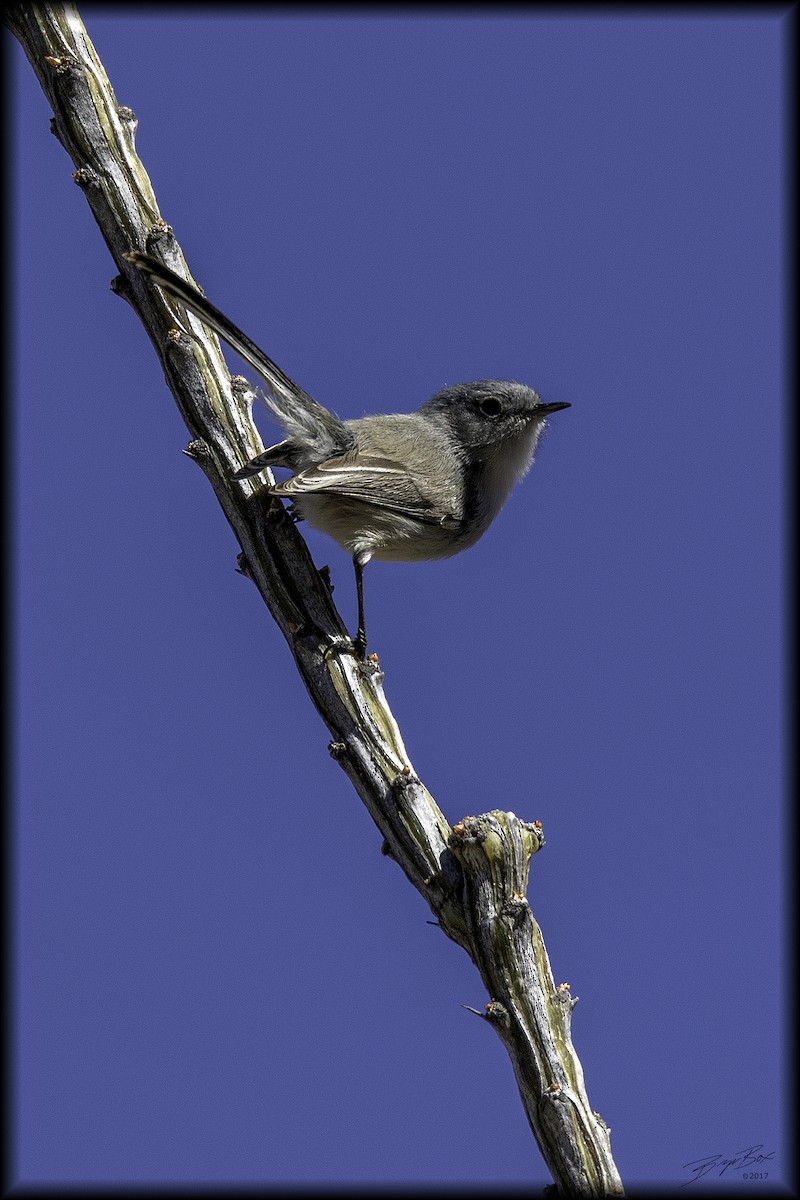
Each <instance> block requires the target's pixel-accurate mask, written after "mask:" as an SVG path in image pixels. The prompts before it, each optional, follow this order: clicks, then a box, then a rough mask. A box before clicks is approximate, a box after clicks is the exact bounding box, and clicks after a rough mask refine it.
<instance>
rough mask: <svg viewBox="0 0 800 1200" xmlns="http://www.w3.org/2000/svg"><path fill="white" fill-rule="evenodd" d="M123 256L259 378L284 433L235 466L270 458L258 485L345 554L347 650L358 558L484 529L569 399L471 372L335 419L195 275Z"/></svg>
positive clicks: (252, 467) (412, 553) (436, 552)
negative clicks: (408, 406)
mask: <svg viewBox="0 0 800 1200" xmlns="http://www.w3.org/2000/svg"><path fill="white" fill-rule="evenodd" d="M125 258H126V259H127V260H128V261H129V262H130V263H131V264H132V265H133V266H134V267H135V268H136V269H137V270H138V271H139V272H141V273H142V274H143V275H144V276H146V277H149V278H150V279H151V280H152V281H153V283H155V284H156V285H157V286H158V287H159V288H161V289H162V290H163V291H165V292H167V293H169V294H171V295H173V296H175V297H177V299H178V300H180V301H181V302H182V304H184V305H185V307H186V308H187V309H189V311H190V312H192V313H194V314H195V316H197V317H199V318H200V320H201V321H203V322H204V323H205V324H206V325H208V326H209V327H210V328H211V329H213V330H214V331H215V332H216V333H217V334H218V335H219V336H220V337H221V338H223V339H224V341H226V342H227V343H228V345H229V346H230V347H231V348H232V349H233V350H235V351H236V353H237V354H239V355H240V357H241V358H243V359H244V360H245V362H247V363H249V364H250V366H251V367H253V369H254V370H255V371H256V372H257V373H258V374H259V375H260V376H261V378H262V380H263V381H264V383H265V384H266V392H265V395H264V399H265V402H266V404H267V406H268V408H269V409H270V410H271V412H272V414H273V416H274V417H275V419H276V420H277V422H278V424H279V425H280V426H281V427H282V429H283V432H284V433H285V435H286V436H285V437H284V439H283V440H282V441H280V442H277V443H276V444H275V445H274V446H270V447H268V448H267V449H266V450H264V451H262V452H261V453H260V454H258V455H256V456H255V457H254V458H251V459H250V460H249V461H248V462H246V463H244V464H243V466H242V467H241V468H240V469H239V470H237V471H236V472H235V473H234V476H233V478H234V479H238V480H243V479H247V478H250V477H252V476H254V475H257V474H259V473H261V472H262V471H265V470H266V469H267V468H272V467H285V468H288V470H289V471H290V472H291V474H290V476H289V478H288V479H284V480H282V481H281V482H274V481H272V479H270V482H269V484H268V486H267V489H266V490H267V492H268V493H269V494H270V495H271V496H279V497H286V498H288V499H289V500H290V501H291V503H292V508H293V511H294V515H295V516H296V517H297V518H299V519H302V520H305V521H307V522H308V524H309V525H311V526H312V527H313V528H315V529H318V530H320V531H321V532H322V533H325V534H327V535H328V536H330V537H331V538H333V540H334V541H336V542H338V544H339V545H340V546H341V547H342V548H343V549H344V550H346V551H347V553H348V554H349V555H350V556H351V558H352V561H353V567H354V571H355V580H356V596H357V602H358V629H357V632H356V636H355V638H354V639H352V640H351V642H350V645H349V648H350V649H351V650H352V652H353V653H354V654H355V656H356V657H357V658H359V659H364V658H365V657H366V649H367V633H366V620H365V615H364V580H363V577H364V568H365V567H366V565H367V563H368V562H370V561H371V560H372V559H375V560H378V561H385V562H416V561H423V560H428V559H438V558H449V557H451V556H452V555H454V554H458V553H460V552H461V551H462V550H466V549H467V548H468V547H470V546H473V545H474V544H475V542H477V541H478V539H479V538H480V537H481V536H482V535H483V534H484V533H485V532H486V530H487V529H488V527H489V525H491V523H492V521H493V520H494V519H495V517H496V516H497V514H498V513H499V512H500V509H501V508H502V507H503V504H504V503H505V501H506V499H507V498H508V496H509V494H510V493H511V491H512V489H513V488H514V487H515V485H516V484H517V483H518V482H519V481H520V480H521V479H522V478H523V476H524V475H525V474H526V472H527V471H528V469H529V468H530V466H531V464H532V462H533V458H534V452H535V450H536V445H537V442H538V440H539V437H540V435H541V433H542V430H543V428H544V425H545V418H546V417H548V416H550V415H551V414H552V413H555V412H558V411H560V410H561V409H565V408H570V407H571V405H570V403H569V402H567V401H553V402H551V403H545V402H544V401H543V400H542V398H541V396H539V394H538V393H537V392H536V391H534V390H533V388H531V387H528V386H527V385H526V384H523V383H518V382H516V381H514V380H496V379H480V380H475V381H472V382H469V383H458V384H455V385H452V386H449V387H446V388H444V389H443V390H441V391H439V392H437V393H436V395H434V396H433V397H432V398H431V399H430V400H428V401H427V402H426V403H424V404H423V405H421V407H419V408H417V409H416V410H414V411H412V412H404V413H395V414H383V413H376V414H373V415H369V416H364V417H358V418H354V419H351V420H340V419H339V418H338V417H337V416H335V414H334V413H332V412H330V411H329V410H328V409H327V408H325V407H324V406H323V405H321V404H319V403H318V402H317V401H316V400H314V399H313V397H311V396H310V395H309V394H308V393H307V392H305V391H303V389H302V388H301V387H299V386H298V385H297V384H296V383H294V382H293V380H291V379H290V378H289V376H288V375H286V374H285V373H284V372H283V371H282V370H281V368H280V367H279V366H277V364H276V363H274V362H273V361H272V359H271V358H269V357H268V355H267V354H265V353H264V351H263V350H261V349H260V348H259V347H258V346H257V345H256V344H255V343H254V342H253V341H252V340H251V339H250V338H249V337H248V336H247V335H246V334H245V333H243V332H242V330H241V329H239V327H238V326H237V325H235V324H234V323H233V322H232V321H231V320H229V318H228V317H226V316H225V315H224V313H222V312H221V311H220V310H219V309H218V308H216V307H215V306H214V305H213V304H211V302H210V301H209V300H207V299H206V297H205V296H204V295H203V294H202V293H201V292H200V291H199V290H198V289H197V288H195V287H194V286H193V285H192V284H190V283H188V282H187V281H186V280H184V279H182V278H181V277H180V276H179V275H177V274H176V273H175V272H174V271H172V270H170V268H168V267H166V266H164V264H163V263H161V262H159V260H158V259H157V258H155V257H154V256H153V255H151V254H146V253H143V252H141V251H131V252H130V253H128V254H126V255H125Z"/></svg>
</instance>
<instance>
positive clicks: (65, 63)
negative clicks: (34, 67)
mask: <svg viewBox="0 0 800 1200" xmlns="http://www.w3.org/2000/svg"><path fill="white" fill-rule="evenodd" d="M44 61H45V62H46V63H47V65H48V67H50V68H51V69H52V70H53V71H54V72H55V74H56V75H66V74H67V73H68V72H69V71H72V70H74V69H75V67H77V65H78V63H77V60H76V59H74V58H73V57H72V56H71V55H69V54H64V55H62V56H61V58H56V57H55V55H53V54H45V56H44Z"/></svg>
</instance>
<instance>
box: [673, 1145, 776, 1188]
mask: <svg viewBox="0 0 800 1200" xmlns="http://www.w3.org/2000/svg"><path fill="white" fill-rule="evenodd" d="M763 1149H764V1147H763V1145H758V1146H748V1147H747V1149H746V1150H737V1152H736V1153H735V1154H732V1155H730V1157H729V1158H726V1157H725V1155H724V1154H709V1155H707V1156H706V1158H696V1159H695V1160H694V1162H690V1163H684V1164H683V1165H684V1169H685V1170H688V1171H691V1172H692V1178H691V1179H686V1180H684V1182H683V1183H682V1184H681V1185H680V1186H681V1187H686V1186H687V1184H690V1183H696V1182H697V1180H698V1179H702V1178H703V1176H704V1175H708V1173H709V1171H716V1174H717V1176H718V1177H719V1176H722V1175H724V1174H725V1172H726V1171H727V1170H728V1168H729V1167H734V1168H735V1169H736V1170H739V1171H741V1170H747V1169H748V1168H752V1167H756V1166H758V1165H759V1163H765V1162H771V1161H772V1160H773V1159H774V1157H775V1152H774V1150H770V1151H769V1153H767V1154H762V1153H761V1152H762V1150H763Z"/></svg>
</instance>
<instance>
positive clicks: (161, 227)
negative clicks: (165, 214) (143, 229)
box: [144, 217, 175, 250]
mask: <svg viewBox="0 0 800 1200" xmlns="http://www.w3.org/2000/svg"><path fill="white" fill-rule="evenodd" d="M174 236H175V235H174V233H173V232H172V226H171V225H168V224H167V222H166V221H164V220H162V218H161V217H159V218H158V220H157V221H156V222H155V224H154V225H151V226H150V229H149V230H148V231H147V237H146V238H145V240H144V246H145V250H152V249H153V247H154V246H156V245H157V244H158V243H159V242H160V241H161V240H162V239H163V238H173V239H174Z"/></svg>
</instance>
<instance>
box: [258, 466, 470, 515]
mask: <svg viewBox="0 0 800 1200" xmlns="http://www.w3.org/2000/svg"><path fill="white" fill-rule="evenodd" d="M269 490H270V492H271V493H272V494H273V495H276V496H302V495H303V494H304V493H306V494H307V493H309V492H314V493H321V492H325V493H329V494H334V495H337V496H346V497H347V498H348V499H350V500H357V501H359V502H361V503H362V504H369V505H371V506H372V507H373V508H382V509H387V510H389V511H390V512H396V513H400V514H401V515H402V516H404V517H410V518H411V519H412V520H415V521H421V522H422V523H423V524H425V525H442V526H444V527H445V528H448V527H449V528H456V527H457V526H458V525H459V523H460V522H459V521H458V518H457V517H456V515H455V514H454V513H452V512H451V511H449V510H447V509H446V508H444V507H443V506H442V505H441V504H437V503H436V501H435V500H433V499H432V498H431V497H429V496H425V495H424V494H423V493H422V492H421V491H420V488H419V487H418V485H417V483H416V481H415V480H414V477H413V475H412V474H411V473H410V472H409V471H408V470H407V469H406V468H405V467H404V466H403V465H402V464H401V463H398V462H396V461H395V460H393V459H391V458H387V457H386V455H385V454H383V453H382V452H380V451H374V450H361V451H357V452H354V453H351V454H345V455H337V456H336V457H335V458H329V459H326V460H325V462H321V463H318V464H317V465H315V466H313V467H307V468H306V469H305V470H304V471H300V472H298V474H297V475H293V476H292V477H291V479H285V480H284V481H283V482H282V483H277V484H275V485H274V487H271V488H270V489H269Z"/></svg>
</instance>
